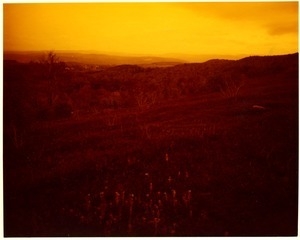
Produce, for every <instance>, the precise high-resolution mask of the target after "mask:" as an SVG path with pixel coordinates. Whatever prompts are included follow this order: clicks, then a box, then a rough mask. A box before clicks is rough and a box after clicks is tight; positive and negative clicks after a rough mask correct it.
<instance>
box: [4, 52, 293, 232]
mask: <svg viewBox="0 0 300 240" xmlns="http://www.w3.org/2000/svg"><path fill="white" fill-rule="evenodd" d="M62 66H64V67H62ZM49 69H50V68H49V65H46V64H42V63H30V64H29V63H28V64H26V63H18V62H12V61H5V62H4V81H3V82H4V83H3V89H4V103H3V105H4V120H3V124H4V127H3V132H4V133H3V139H4V143H3V150H4V155H3V172H4V235H5V237H67V236H71V237H98V236H139V237H141V236H296V235H297V226H298V223H297V220H298V214H297V213H298V132H297V131H298V95H299V93H298V54H292V55H285V56H272V57H248V58H244V59H241V60H238V61H227V60H211V61H208V62H205V63H195V64H180V65H176V66H173V67H166V68H142V67H139V66H135V65H120V66H114V67H105V68H103V69H100V70H99V69H98V70H90V69H84V68H71V67H70V66H68V65H64V64H63V63H61V62H57V63H55V64H54V65H52V66H51V69H50V70H49ZM47 70H48V71H47ZM49 72H50V73H51V74H49Z"/></svg>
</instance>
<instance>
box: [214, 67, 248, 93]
mask: <svg viewBox="0 0 300 240" xmlns="http://www.w3.org/2000/svg"><path fill="white" fill-rule="evenodd" d="M244 84H245V75H244V74H242V73H237V72H233V71H227V72H223V73H222V74H221V76H220V77H219V89H220V92H221V93H222V94H223V95H224V96H226V97H229V98H235V97H237V95H238V93H239V91H240V89H241V87H242V86H243V85H244Z"/></svg>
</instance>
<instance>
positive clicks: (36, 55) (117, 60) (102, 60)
mask: <svg viewBox="0 0 300 240" xmlns="http://www.w3.org/2000/svg"><path fill="white" fill-rule="evenodd" d="M56 54H57V56H58V57H59V58H60V60H61V61H64V62H73V63H74V62H76V63H81V64H95V65H122V64H131V65H148V64H150V65H152V64H154V65H171V66H172V65H176V64H181V63H185V62H186V61H184V60H181V59H176V58H167V57H155V56H117V55H108V54H101V53H80V52H79V53H75V52H61V51H58V52H56ZM45 55H46V52H43V51H36V52H31V51H28V52H14V51H7V52H4V54H3V59H4V60H16V61H18V62H22V63H26V62H30V61H40V60H42V59H43V58H44V57H45Z"/></svg>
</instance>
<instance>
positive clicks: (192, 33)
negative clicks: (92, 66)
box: [3, 2, 298, 55]
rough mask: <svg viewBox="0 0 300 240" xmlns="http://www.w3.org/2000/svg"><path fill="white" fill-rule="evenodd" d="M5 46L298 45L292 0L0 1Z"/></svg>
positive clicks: (229, 49)
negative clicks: (174, 0)
mask: <svg viewBox="0 0 300 240" xmlns="http://www.w3.org/2000/svg"><path fill="white" fill-rule="evenodd" d="M3 11H4V22H3V25H4V30H3V43H4V50H96V51H105V52H114V53H129V54H154V55H155V54H167V53H182V54H220V55H224V54H230V55H236V54H247V55H270V54H285V53H293V52H297V51H298V3H297V2H286V3H283V2H273V3H270V2H269V3H268V2H267V3H261V2H250V3H243V2H238V3H221V2H218V3H204V2H201V3H145V2H144V3H84V4H80V3H73V4H72V3H57V4H54V3H50V4H49V3H48V4H46V3H40V4H37V3H35V4H8V3H7V4H4V6H3Z"/></svg>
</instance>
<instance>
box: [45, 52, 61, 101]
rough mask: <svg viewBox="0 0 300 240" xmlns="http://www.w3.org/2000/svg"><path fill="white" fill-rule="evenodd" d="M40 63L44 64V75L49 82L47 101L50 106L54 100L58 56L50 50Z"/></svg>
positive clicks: (58, 65)
mask: <svg viewBox="0 0 300 240" xmlns="http://www.w3.org/2000/svg"><path fill="white" fill-rule="evenodd" d="M42 64H43V66H44V71H45V76H46V79H47V80H48V84H49V92H48V93H49V95H48V103H49V105H50V106H52V105H53V102H54V98H55V96H56V88H57V82H56V77H57V73H58V70H59V67H60V65H61V64H60V61H59V57H58V56H57V55H56V53H55V52H54V51H50V52H48V53H47V55H46V57H45V59H44V60H43V62H42Z"/></svg>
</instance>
